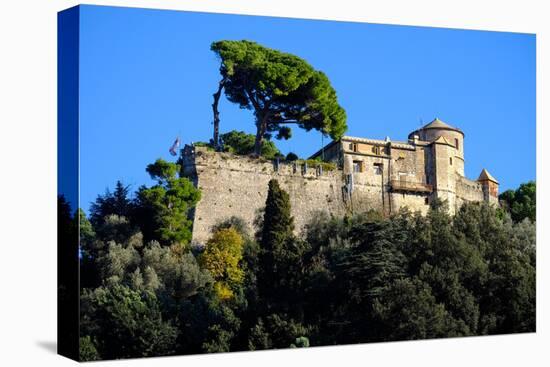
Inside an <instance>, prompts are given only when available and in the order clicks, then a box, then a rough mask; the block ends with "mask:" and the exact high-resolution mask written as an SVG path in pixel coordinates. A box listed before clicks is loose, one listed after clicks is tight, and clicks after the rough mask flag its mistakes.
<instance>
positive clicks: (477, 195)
mask: <svg viewBox="0 0 550 367" xmlns="http://www.w3.org/2000/svg"><path fill="white" fill-rule="evenodd" d="M483 200H484V197H483V188H482V185H481V183H479V182H478V181H472V180H469V179H467V178H466V177H463V176H460V175H459V174H457V175H456V207H457V208H459V207H460V206H461V205H462V204H464V203H465V202H469V201H483Z"/></svg>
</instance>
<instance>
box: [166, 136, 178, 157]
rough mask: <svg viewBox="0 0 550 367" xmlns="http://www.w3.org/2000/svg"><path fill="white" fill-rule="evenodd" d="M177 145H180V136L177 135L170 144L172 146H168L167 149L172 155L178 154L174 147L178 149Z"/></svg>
mask: <svg viewBox="0 0 550 367" xmlns="http://www.w3.org/2000/svg"><path fill="white" fill-rule="evenodd" d="M179 146H180V137H179V136H178V137H177V138H176V141H175V142H174V144H172V146H171V147H170V149H169V150H168V151H169V152H170V154H172V155H173V156H176V155H178V153H176V149H178V147H179Z"/></svg>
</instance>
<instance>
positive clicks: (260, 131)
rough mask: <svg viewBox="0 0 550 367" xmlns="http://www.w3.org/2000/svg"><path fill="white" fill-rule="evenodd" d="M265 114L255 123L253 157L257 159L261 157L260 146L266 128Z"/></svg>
mask: <svg viewBox="0 0 550 367" xmlns="http://www.w3.org/2000/svg"><path fill="white" fill-rule="evenodd" d="M267 117H268V116H267V114H266V115H265V116H263V117H260V118H258V120H257V122H256V142H255V144H254V155H256V157H259V156H261V155H262V145H263V143H264V135H265V130H266V127H267Z"/></svg>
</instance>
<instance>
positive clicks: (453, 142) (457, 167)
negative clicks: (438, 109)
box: [409, 118, 464, 176]
mask: <svg viewBox="0 0 550 367" xmlns="http://www.w3.org/2000/svg"><path fill="white" fill-rule="evenodd" d="M415 136H418V138H419V139H420V140H421V141H426V142H434V141H436V140H437V139H438V138H439V137H444V138H445V140H446V142H447V143H448V145H449V146H452V147H454V150H453V151H452V152H451V153H450V156H449V157H447V158H452V160H451V161H452V166H453V167H452V168H451V170H452V171H453V172H456V173H458V174H459V175H461V176H464V133H463V132H462V130H460V129H458V128H456V127H452V126H450V125H448V124H446V123H445V122H443V121H441V120H440V119H438V118H435V119H434V120H433V121H432V122H430V123H429V124H427V125H425V126H423V127H421V128H420V129H418V130H415V131H413V132H412V133H410V134H409V140H414V137H415ZM451 161H450V162H451Z"/></svg>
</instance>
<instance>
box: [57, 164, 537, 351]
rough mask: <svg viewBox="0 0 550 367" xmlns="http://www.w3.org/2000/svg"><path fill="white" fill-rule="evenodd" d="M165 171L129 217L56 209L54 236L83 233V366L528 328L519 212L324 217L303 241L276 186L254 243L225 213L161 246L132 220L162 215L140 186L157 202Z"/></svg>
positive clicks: (528, 262)
mask: <svg viewBox="0 0 550 367" xmlns="http://www.w3.org/2000/svg"><path fill="white" fill-rule="evenodd" d="M163 166H164V167H165V168H167V169H164V168H163V169H161V170H157V171H156V172H160V173H159V175H160V176H162V179H160V180H159V183H158V184H157V185H156V186H153V187H152V188H151V189H147V188H141V189H140V191H139V192H138V195H137V196H136V199H135V200H133V201H132V202H131V204H130V207H132V209H131V210H130V211H129V217H126V216H122V215H120V214H117V213H111V211H112V210H111V209H108V208H112V206H107V205H106V206H101V205H98V208H100V207H101V208H102V209H101V210H98V211H97V213H98V214H99V213H101V214H105V215H103V216H98V217H97V220H94V221H91V220H90V221H88V219H87V218H86V216H85V215H84V213H83V212H82V211H76V212H75V213H74V214H71V210H70V208H69V206H68V205H67V203H65V202H64V201H63V200H62V199H60V201H59V213H60V217H59V218H60V224H63V226H64V227H62V228H61V229H62V231H60V237H61V239H62V240H64V241H66V242H68V241H70V240H71V239H72V238H75V237H74V236H75V234H76V233H77V232H76V230H77V229H78V228H79V227H80V242H81V259H80V261H81V286H82V293H81V303H80V306H81V307H80V311H81V317H80V320H81V329H80V356H81V359H82V360H97V359H110V358H127V357H140V356H153V355H169V354H175V353H177V354H189V353H205V352H206V353H215V352H228V351H236V350H262V349H271V348H289V347H290V348H294V347H308V346H310V345H312V346H318V345H335V344H345V343H346V344H347V343H364V342H378V341H391V340H412V339H426V338H442V337H455V336H469V335H494V334H503V333H515V332H533V331H534V330H535V325H536V317H535V316H536V287H535V285H536V270H535V269H536V231H535V229H536V226H535V223H534V222H532V221H530V220H529V219H527V218H525V219H523V220H521V221H513V220H512V218H511V216H510V215H509V214H508V213H506V212H503V211H499V210H498V209H495V208H494V207H492V206H490V205H487V204H484V203H467V204H464V205H463V206H462V207H461V208H460V210H458V211H457V213H456V214H455V215H454V216H450V215H449V214H448V212H447V211H446V208H445V203H442V202H438V201H435V202H434V203H432V207H431V209H430V210H429V212H428V213H427V215H425V216H422V215H420V214H419V213H411V212H409V211H407V210H401V211H399V212H398V213H394V214H393V215H392V216H390V217H386V216H383V215H381V214H380V213H378V212H374V211H370V212H367V213H361V214H358V215H353V216H346V217H344V218H337V217H332V216H330V215H329V214H328V213H325V212H319V213H317V214H315V215H313V216H312V217H311V219H310V221H309V223H308V224H307V225H306V227H305V229H304V231H303V232H302V233H301V234H300V235H299V236H298V235H296V233H295V232H294V220H293V218H292V215H291V206H290V200H289V195H288V193H286V192H285V191H284V190H282V189H281V187H280V186H279V184H278V182H277V181H276V180H271V181H270V182H269V191H268V196H267V200H266V207H265V210H264V211H263V213H262V216H261V220H259V221H258V222H257V225H258V228H257V232H256V238H254V237H252V236H251V235H250V231H249V228H248V226H247V224H246V222H244V221H243V220H242V219H240V218H236V217H232V218H228V219H227V220H225V221H223V222H221V223H218V224H217V225H216V226H214V228H213V232H212V237H211V239H210V240H209V241H208V243H207V244H206V247H205V248H204V249H201V248H198V247H197V248H191V247H190V246H181V243H180V242H177V241H175V242H173V243H172V242H171V241H167V242H164V243H162V244H161V243H160V242H159V241H157V240H155V238H158V239H160V234H161V232H153V235H152V236H153V240H150V239H147V237H146V236H144V235H143V234H142V233H141V231H140V229H141V228H143V226H142V225H140V224H139V223H140V222H139V220H138V219H139V218H140V216H141V218H142V219H143V218H153V217H146V216H144V215H143V213H146V211H143V209H144V208H145V209H147V210H151V213H155V211H156V210H160V209H159V208H155V207H153V206H152V205H150V202H151V201H154V200H152V199H151V201H149V202H148V201H144V200H140V194H142V191H144V190H151V191H148V194H151V195H153V196H154V194H155V193H159V192H164V193H163V194H162V195H159V197H165V196H166V195H168V191H169V190H170V188H171V187H173V186H172V184H173V183H174V182H176V181H177V180H179V179H178V178H176V177H175V174H174V175H172V174H166V172H169V171H171V168H169V167H167V166H165V165H163ZM155 170H156V168H155ZM162 172H164V173H162ZM160 176H159V177H160ZM180 194H181V193H180ZM163 195H164V196H163ZM109 197H110V196H109V195H107V198H109ZM124 197H126V196H124ZM180 197H183V198H187V197H188V195H180ZM102 198H105V197H102ZM155 200H156V199H155ZM122 202H124V200H122ZM191 202H192V200H191ZM98 203H100V202H98ZM153 209H154V210H153ZM152 223H153V225H154V226H155V228H160V227H159V223H157V222H152ZM155 236H156V237H155ZM67 259H68V257H67ZM60 291H63V289H60Z"/></svg>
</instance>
